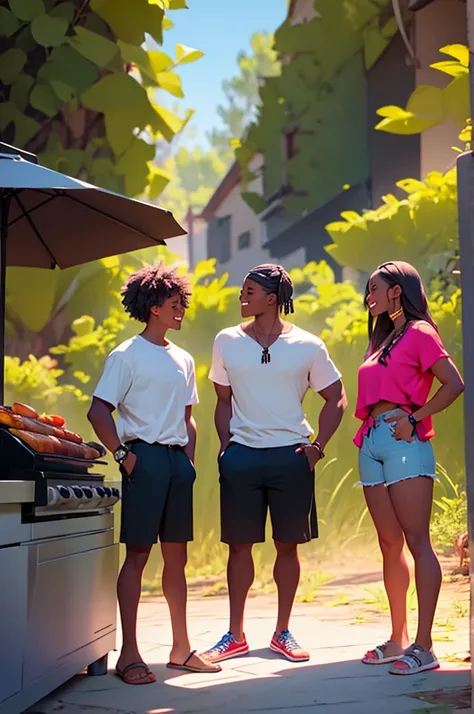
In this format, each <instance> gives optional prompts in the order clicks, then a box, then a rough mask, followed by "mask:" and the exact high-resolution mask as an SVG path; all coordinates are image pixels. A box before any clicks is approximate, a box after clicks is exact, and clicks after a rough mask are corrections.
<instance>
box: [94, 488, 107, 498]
mask: <svg viewBox="0 0 474 714" xmlns="http://www.w3.org/2000/svg"><path fill="white" fill-rule="evenodd" d="M95 490H96V493H97V495H98V496H100V497H101V498H104V496H105V489H104V488H102V486H96V489H95Z"/></svg>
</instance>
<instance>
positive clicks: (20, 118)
mask: <svg viewBox="0 0 474 714" xmlns="http://www.w3.org/2000/svg"><path fill="white" fill-rule="evenodd" d="M13 121H14V123H15V139H14V143H15V146H25V144H27V143H28V142H29V141H30V139H32V138H33V137H34V136H36V134H37V133H38V132H39V130H40V129H41V124H39V123H38V122H37V121H35V119H32V118H31V117H28V116H26V114H24V113H23V112H20V111H19V110H18V109H17V110H16V111H15V113H14V118H13Z"/></svg>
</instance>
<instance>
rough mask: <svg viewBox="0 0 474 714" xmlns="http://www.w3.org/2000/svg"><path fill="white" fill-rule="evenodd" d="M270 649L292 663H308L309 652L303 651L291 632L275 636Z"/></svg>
mask: <svg viewBox="0 0 474 714" xmlns="http://www.w3.org/2000/svg"><path fill="white" fill-rule="evenodd" d="M270 649H271V650H273V651H274V652H278V654H281V655H282V656H283V657H285V658H286V659H289V660H290V662H307V661H308V660H309V652H306V651H305V650H304V649H302V648H301V647H300V646H299V644H298V643H297V641H296V640H295V638H294V637H293V635H292V634H291V632H290V631H289V630H283V632H281V633H280V634H279V635H277V634H276V632H275V634H274V635H273V638H272V641H271V642H270Z"/></svg>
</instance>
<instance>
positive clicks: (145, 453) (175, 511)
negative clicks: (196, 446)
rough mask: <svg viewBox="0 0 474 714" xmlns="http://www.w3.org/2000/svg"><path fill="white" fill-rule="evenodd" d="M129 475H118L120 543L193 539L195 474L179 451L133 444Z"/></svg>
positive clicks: (131, 445) (170, 448)
mask: <svg viewBox="0 0 474 714" xmlns="http://www.w3.org/2000/svg"><path fill="white" fill-rule="evenodd" d="M128 446H129V448H130V449H131V451H133V453H134V454H135V455H136V457H137V463H136V464H135V468H134V469H133V471H132V473H131V474H130V476H128V475H127V474H126V473H125V470H124V469H123V468H121V469H120V470H121V473H122V523H121V528H120V542H121V543H127V544H128V545H152V544H153V543H156V542H157V540H158V538H159V539H160V541H161V542H162V543H186V542H188V541H190V540H192V539H193V484H194V480H195V478H196V472H195V470H194V467H193V465H192V464H191V462H190V460H189V459H188V457H187V456H186V454H185V453H184V451H183V449H182V448H180V447H176V446H171V447H170V446H164V445H163V444H147V443H146V442H144V441H134V442H133V443H130V444H128Z"/></svg>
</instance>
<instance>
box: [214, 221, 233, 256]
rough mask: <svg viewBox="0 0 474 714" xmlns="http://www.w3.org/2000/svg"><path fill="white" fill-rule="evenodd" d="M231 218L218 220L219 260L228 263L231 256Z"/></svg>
mask: <svg viewBox="0 0 474 714" xmlns="http://www.w3.org/2000/svg"><path fill="white" fill-rule="evenodd" d="M230 229H231V216H224V218H218V219H217V256H216V257H217V260H218V262H219V263H227V262H228V261H229V260H230V256H231V244H230Z"/></svg>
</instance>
